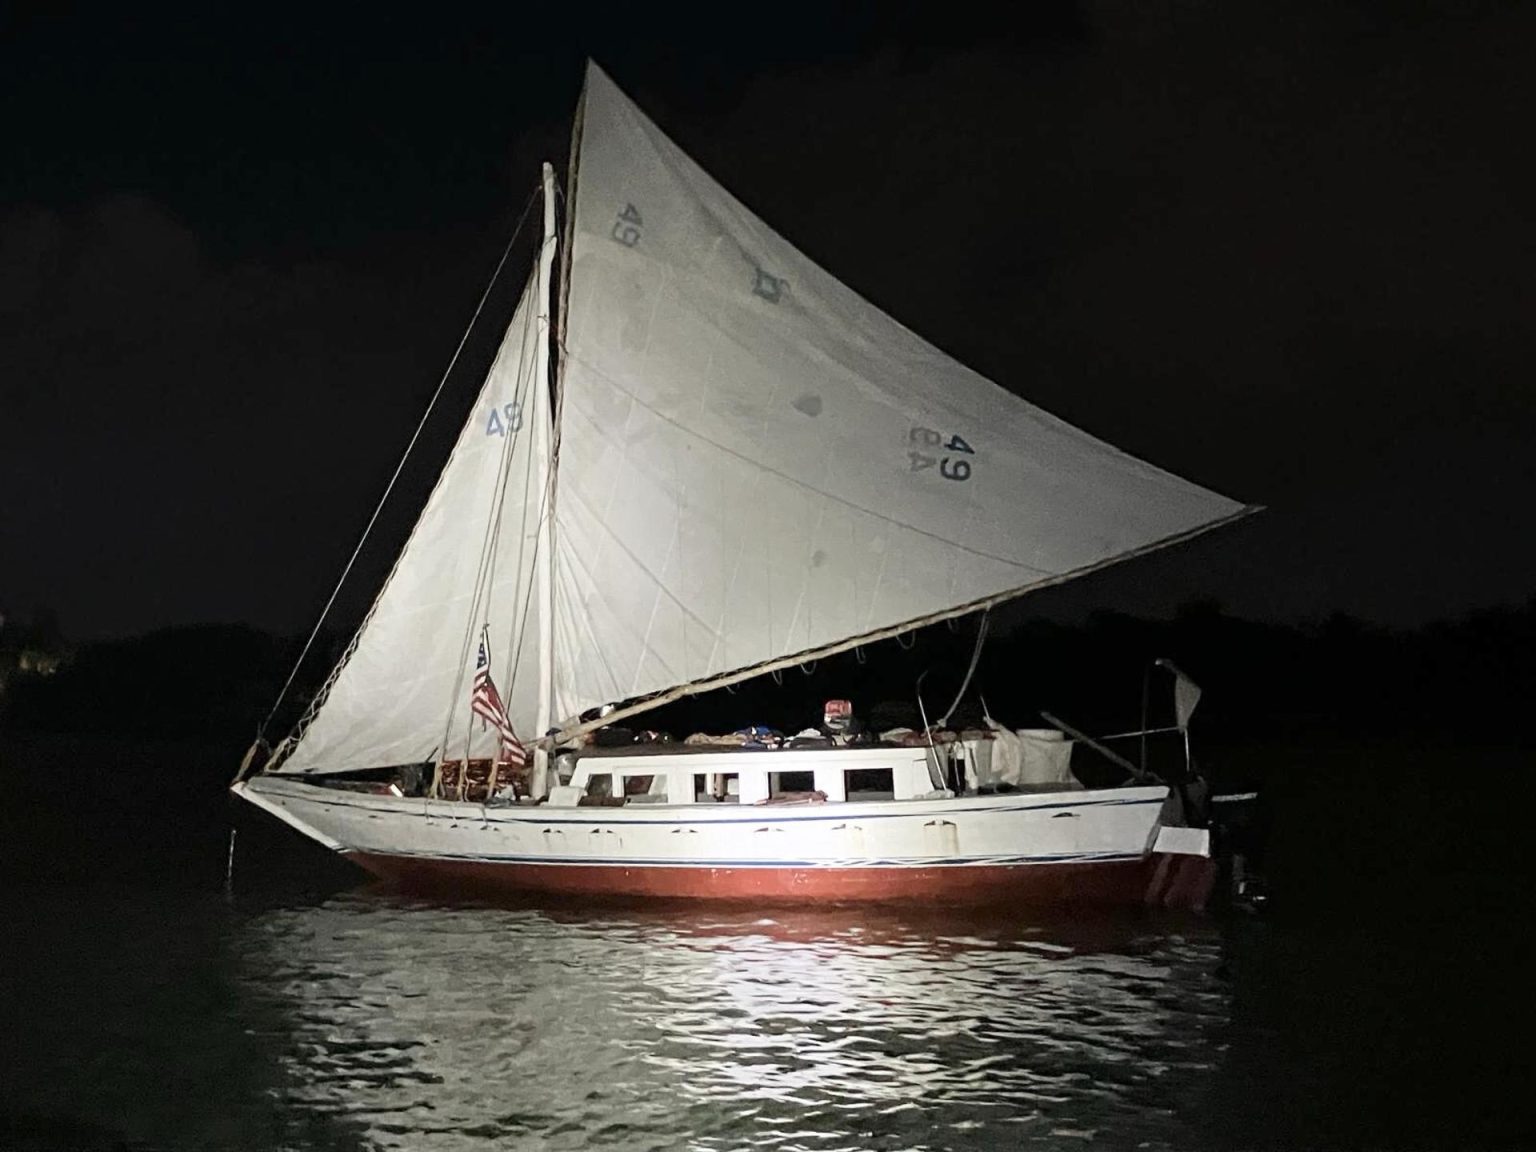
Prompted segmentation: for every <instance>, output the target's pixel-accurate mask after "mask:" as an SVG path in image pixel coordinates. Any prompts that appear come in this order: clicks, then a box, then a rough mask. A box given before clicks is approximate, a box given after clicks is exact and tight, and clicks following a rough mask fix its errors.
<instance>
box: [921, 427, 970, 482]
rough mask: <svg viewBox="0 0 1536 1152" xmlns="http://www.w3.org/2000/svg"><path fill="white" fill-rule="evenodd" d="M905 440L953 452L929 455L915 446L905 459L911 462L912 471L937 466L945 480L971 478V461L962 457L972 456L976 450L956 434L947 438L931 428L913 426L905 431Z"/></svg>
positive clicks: (936, 449)
mask: <svg viewBox="0 0 1536 1152" xmlns="http://www.w3.org/2000/svg"><path fill="white" fill-rule="evenodd" d="M907 440H908V442H909V443H912V444H920V445H922V446H923V447H924V448H930V449H934V450H935V451H936V452H937V451H944V452H951V453H954V455H952V456H938V455H929V454H928V453H927V452H922V451H920V450H918V449H917V448H913V449H912V450H911V451H909V452H908V453H907V459H908V460H910V461H911V462H912V471H914V472H921V471H923V470H924V469H927V468H934V467H937V468H938V470H939V475H940V476H942V477H944V479H946V480H969V479H970V478H971V462H970V461H969V460H965V459H962V457H963V456H974V455H975V454H976V450H975V449H974V448H972V447H971V446H970V445H969V444H967V443H966V442H965V440H964V439H962V438H961V437H960V436H959V435H958V434H954V435H951V436H950V437H949V438H948V439H947V440H946V439H945V438H944V436H943V435H942V434H940V433H938V432H935V431H934V430H933V429H932V428H913V429H912V431H911V432H909V433H907Z"/></svg>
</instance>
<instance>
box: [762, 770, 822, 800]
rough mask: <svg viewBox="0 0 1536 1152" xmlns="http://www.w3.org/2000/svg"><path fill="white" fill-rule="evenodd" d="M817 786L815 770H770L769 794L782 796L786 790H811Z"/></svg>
mask: <svg viewBox="0 0 1536 1152" xmlns="http://www.w3.org/2000/svg"><path fill="white" fill-rule="evenodd" d="M815 788H816V773H814V772H770V773H769V774H768V795H770V796H782V795H784V793H786V792H811V791H814V790H815Z"/></svg>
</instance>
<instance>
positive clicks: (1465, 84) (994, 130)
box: [0, 2, 1536, 636]
mask: <svg viewBox="0 0 1536 1152" xmlns="http://www.w3.org/2000/svg"><path fill="white" fill-rule="evenodd" d="M218 7H219V6H204V7H202V8H189V9H188V10H187V13H186V14H185V15H183V16H179V17H173V16H144V15H142V14H141V13H139V12H138V11H136V10H135V8H134V6H119V7H116V8H111V9H104V10H100V11H98V10H96V9H92V8H88V7H85V6H72V5H69V4H41V3H40V4H34V5H31V6H28V5H26V4H22V5H21V6H20V7H19V8H10V9H5V10H4V12H5V13H6V14H0V107H3V108H4V109H5V115H4V128H5V132H4V146H3V147H4V152H3V155H4V158H5V159H4V163H3V165H0V609H4V610H6V611H10V612H16V613H24V612H26V611H28V610H30V609H31V608H32V607H33V606H36V605H41V604H47V605H52V606H54V607H55V608H57V610H58V611H59V613H60V614H61V616H62V618H63V622H64V626H65V628H66V630H67V631H68V632H69V633H71V634H72V635H75V636H92V635H103V634H118V633H124V632H131V631H137V630H142V629H146V628H151V627H155V626H159V625H164V624H171V623H186V622H193V621H202V620H246V621H250V622H252V623H256V624H259V625H262V626H265V627H274V628H281V629H287V630H296V629H299V628H301V627H304V626H306V625H307V624H308V623H309V622H311V620H312V619H313V616H314V614H315V612H316V611H317V610H318V608H319V605H320V604H321V603H322V602H323V600H324V598H325V595H326V594H327V592H328V591H329V589H330V585H331V582H332V581H333V580H334V578H335V575H336V574H337V573H338V572H339V570H340V567H341V564H342V563H343V561H344V560H345V558H346V556H347V554H348V553H349V551H350V550H351V547H352V544H353V542H354V540H355V538H356V535H357V533H358V532H359V530H360V529H361V527H362V525H363V523H364V521H365V520H366V517H367V514H368V511H369V510H370V508H371V507H372V503H373V500H374V499H375V498H376V496H377V494H378V492H379V491H380V490H381V488H382V485H383V483H384V481H385V479H386V478H387V477H388V475H389V472H390V470H391V468H392V467H393V465H394V462H395V460H396V459H397V457H398V455H399V452H400V450H401V449H402V447H403V446H404V443H405V441H406V439H407V437H408V436H409V434H410V431H411V428H412V426H413V425H414V423H415V420H416V418H417V417H418V415H419V414H420V411H421V409H422V407H423V405H424V403H425V401H426V398H427V397H428V396H429V395H430V393H431V391H432V389H433V387H434V386H435V384H436V381H437V377H438V374H439V373H440V372H441V370H442V368H443V366H444V365H445V363H446V362H447V359H448V356H449V354H450V353H451V352H452V349H453V347H454V344H455V343H456V341H457V339H458V336H459V332H460V330H461V328H462V326H463V324H464V322H465V321H466V320H467V318H468V316H469V313H470V312H471V310H472V308H473V306H474V302H475V300H476V298H477V296H478V294H479V292H480V290H481V289H482V287H483V286H484V282H485V279H486V277H487V276H488V275H489V272H490V270H491V268H492V267H493V265H494V263H495V261H496V257H497V255H498V254H499V251H500V248H501V245H502V244H503V243H504V242H505V239H506V237H507V235H508V234H509V232H510V229H511V225H512V223H513V221H514V220H515V218H516V216H517V214H518V212H519V210H520V209H521V208H522V206H523V204H524V202H525V201H526V199H527V196H528V194H529V192H530V191H531V190H532V188H533V187H534V184H535V182H536V180H537V162H538V160H539V159H541V158H545V157H548V158H550V159H554V160H557V161H561V162H563V159H564V153H565V149H566V136H567V132H568V124H569V117H570V113H571V110H572V108H573V106H574V103H575V100H576V96H577V91H578V86H579V83H580V76H581V69H582V62H583V60H584V58H585V56H587V55H588V54H590V55H592V56H593V57H595V58H596V59H597V60H598V61H599V62H600V63H602V64H603V65H604V66H605V67H606V68H607V69H608V70H609V71H610V73H611V74H612V75H613V76H614V77H615V79H616V80H617V81H618V82H619V83H620V84H621V85H622V86H623V87H625V88H626V89H627V90H628V91H629V93H630V94H631V95H632V96H633V97H635V98H636V99H637V100H638V101H639V102H640V103H641V105H642V106H643V107H645V108H646V109H647V110H648V111H649V112H650V114H651V115H652V116H653V117H655V118H656V119H657V120H658V121H659V122H660V123H661V124H662V126H663V127H664V128H665V129H666V130H667V131H668V132H669V133H671V134H672V135H673V137H674V138H675V139H677V140H678V141H679V143H680V144H682V146H683V147H684V148H686V149H687V150H688V151H690V152H691V153H692V154H693V155H694V156H695V158H696V159H698V160H699V161H700V163H702V164H703V165H704V166H705V167H706V168H707V169H709V170H710V171H712V172H713V173H714V174H715V175H716V176H717V177H718V178H719V179H720V180H721V181H722V182H723V183H725V184H726V186H727V187H729V188H731V189H732V190H733V191H735V192H736V193H737V194H738V195H740V196H741V197H742V198H743V199H744V200H746V201H747V203H749V204H750V205H752V206H753V207H754V208H755V209H756V210H757V211H758V212H759V213H760V214H762V215H763V216H764V217H765V218H766V219H767V220H768V221H769V222H770V223H772V224H773V225H774V226H775V227H777V228H778V229H779V230H780V231H782V232H783V233H784V234H785V235H787V236H788V237H789V238H790V239H791V240H793V241H794V242H795V243H797V244H798V245H799V246H800V247H801V248H803V249H804V250H805V251H806V252H808V253H809V254H810V255H811V256H812V257H813V258H815V259H816V260H817V261H818V262H820V263H821V264H823V265H824V266H826V267H828V268H829V269H831V270H833V271H834V272H836V273H837V274H838V275H840V276H841V277H842V278H843V279H844V280H846V281H847V282H848V283H849V284H850V285H852V286H853V287H854V288H856V289H858V290H859V291H861V292H863V293H864V294H865V295H867V296H868V297H870V298H871V299H872V300H874V301H875V302H876V303H878V304H880V305H881V306H882V307H884V308H886V309H887V310H888V311H890V312H892V313H893V314H894V315H895V316H897V317H898V318H899V319H901V320H903V321H904V322H906V323H907V324H908V325H910V326H911V327H913V328H915V329H917V330H918V331H920V332H922V333H923V334H924V335H926V336H927V337H929V338H930V339H932V340H933V341H935V342H936V343H937V344H939V345H940V346H941V347H943V348H945V349H946V350H948V351H950V352H952V353H953V354H955V355H957V356H959V357H960V358H961V359H963V360H965V361H967V362H968V363H970V364H972V365H973V366H975V367H976V368H978V369H979V370H981V371H982V372H984V373H986V374H987V375H989V376H991V377H993V378H994V379H996V380H997V381H999V382H1000V383H1002V384H1004V385H1005V386H1006V387H1009V388H1012V389H1013V390H1015V391H1017V392H1019V393H1020V394H1022V395H1025V396H1027V397H1028V398H1030V399H1031V400H1033V401H1035V402H1036V403H1039V404H1042V405H1043V406H1045V407H1046V408H1048V409H1050V410H1052V411H1054V412H1056V413H1057V414H1058V415H1060V416H1062V417H1064V418H1066V419H1068V420H1070V421H1072V422H1073V423H1077V424H1080V425H1082V426H1083V427H1085V428H1087V429H1088V430H1090V431H1092V432H1094V433H1095V434H1097V435H1099V436H1102V437H1104V438H1106V439H1108V440H1111V441H1112V442H1114V443H1117V444H1119V445H1121V446H1122V447H1124V448H1126V449H1127V450H1129V451H1132V452H1135V453H1137V454H1139V455H1144V456H1146V457H1148V458H1149V459H1151V460H1153V461H1154V462H1156V463H1158V464H1160V465H1162V466H1164V467H1167V468H1169V469H1171V470H1173V471H1176V472H1179V473H1181V474H1184V475H1186V476H1189V477H1190V478H1191V479H1194V480H1197V481H1199V482H1201V483H1204V484H1207V485H1210V486H1212V487H1215V488H1217V489H1218V490H1220V491H1223V492H1226V493H1228V494H1231V495H1233V496H1235V497H1238V498H1240V499H1244V500H1249V501H1254V502H1258V503H1263V504H1266V505H1268V506H1269V508H1270V511H1269V512H1267V513H1266V514H1265V515H1264V516H1262V517H1260V518H1258V519H1256V520H1253V521H1250V522H1248V523H1246V524H1244V525H1242V526H1239V527H1238V528H1235V529H1231V530H1228V531H1226V532H1224V533H1221V534H1218V535H1216V536H1212V537H1207V538H1206V539H1204V540H1202V541H1200V542H1197V543H1196V544H1194V545H1190V546H1188V547H1186V548H1183V549H1180V550H1178V551H1177V552H1176V553H1170V554H1166V555H1164V556H1160V557H1156V558H1152V559H1148V560H1145V561H1141V562H1137V563H1134V564H1132V565H1129V566H1126V567H1125V568H1122V569H1119V570H1117V571H1115V572H1112V573H1108V574H1105V575H1103V576H1100V577H1095V578H1093V579H1092V580H1089V581H1084V582H1082V584H1081V585H1080V586H1079V587H1078V588H1077V589H1075V590H1073V591H1071V592H1065V593H1061V594H1055V593H1053V594H1049V596H1053V597H1054V599H1052V600H1048V602H1046V603H1045V604H1044V607H1045V608H1047V609H1051V610H1061V609H1062V608H1063V607H1064V606H1070V605H1073V604H1082V605H1086V604H1089V603H1099V604H1104V605H1106V606H1113V607H1119V608H1124V609H1127V610H1132V611H1166V610H1169V609H1170V608H1171V607H1173V606H1174V605H1176V604H1177V603H1179V602H1180V601H1182V600H1186V599H1189V598H1191V597H1195V596H1215V597H1219V598H1220V599H1221V600H1222V601H1223V602H1224V603H1226V604H1227V605H1228V607H1229V608H1230V609H1231V610H1233V611H1235V612H1238V613H1241V614H1247V615H1254V616H1260V617H1265V618H1271V619H1305V618H1315V617H1319V616H1322V615H1324V614H1326V613H1328V612H1331V611H1333V610H1343V611H1347V612H1351V613H1355V614H1358V615H1362V616H1365V617H1367V618H1370V619H1374V620H1379V621H1383V622H1388V623H1395V624H1413V623H1417V622H1421V621H1424V620H1427V619H1430V618H1434V617H1439V616H1444V615H1449V614H1455V613H1460V612H1464V611H1467V610H1471V609H1475V608H1478V607H1481V606H1487V605H1492V604H1496V603H1500V602H1508V601H1523V600H1525V599H1526V598H1527V597H1529V596H1530V595H1531V594H1532V593H1533V592H1536V533H1533V532H1532V531H1531V523H1532V516H1531V512H1530V509H1531V508H1532V506H1533V500H1536V462H1533V459H1536V453H1533V452H1532V451H1531V449H1530V445H1531V440H1532V437H1531V432H1532V429H1533V427H1536V388H1533V376H1532V370H1533V368H1536V349H1533V339H1536V338H1533V335H1532V333H1533V330H1536V323H1533V321H1536V270H1533V269H1536V256H1533V254H1536V244H1533V241H1536V217H1533V209H1532V205H1536V175H1533V166H1532V159H1531V156H1532V148H1531V139H1532V138H1533V136H1536V128H1533V113H1536V99H1533V95H1536V93H1533V87H1536V80H1533V78H1532V76H1533V72H1536V69H1533V68H1532V61H1536V13H1533V11H1532V10H1531V9H1530V8H1528V7H1527V8H1521V7H1514V6H1507V5H1479V4H1470V3H1465V2H1463V3H1454V4H1443V5H1433V4H1395V5H1388V4H1352V3H1348V2H1340V3H1322V2H1318V3H1309V4H1275V5H1247V4H1244V5H1229V4H1220V3H1208V4H1168V5H1137V6H1132V5H1121V4H1112V3H1105V4H1101V5H1090V4H1084V5H1080V6H1073V5H1061V6H1053V5H1039V6H1025V7H1027V8H1029V10H1030V13H1031V15H1030V16H1029V17H1028V19H1027V20H1026V21H1022V22H1020V21H1018V20H1017V18H1015V22H1014V23H1012V24H1009V25H1007V26H1002V25H999V24H998V23H997V18H995V17H981V16H979V15H976V13H978V12H980V11H983V9H982V8H981V7H980V6H979V5H978V6H975V7H972V6H970V5H968V4H965V3H949V4H942V5H934V6H931V7H923V6H916V5H910V4H899V3H878V4H877V3H865V4H852V5H846V6H843V7H841V8H839V9H838V14H836V15H829V14H828V13H826V12H824V11H822V10H821V9H822V8H823V6H822V5H809V4H802V3H798V2H787V3H779V4H773V5H759V4H753V5H740V6H734V7H733V6H730V5H720V4H713V5H710V6H708V7H689V8H680V7H677V6H670V7H669V6H665V5H652V6H645V5H633V4H626V5H619V4H612V5H590V4H583V5H575V4H572V5H564V6H561V5H555V6H546V7H553V8H555V9H556V12H555V14H554V15H549V14H538V13H535V12H532V11H525V12H518V11H515V10H514V8H513V6H510V5H503V6H500V9H499V10H498V13H497V14H496V15H494V16H473V17H471V16H468V15H466V14H464V13H456V12H453V11H450V10H449V9H448V8H447V6H422V7H421V8H420V9H419V10H418V11H417V12H416V13H415V14H414V15H410V16H397V17H381V16H380V15H378V13H377V12H376V11H375V10H374V9H372V8H358V9H355V10H352V11H351V12H350V13H348V14H346V15H333V16H328V17H319V18H317V17H316V16H315V15H314V14H313V13H312V12H306V11H305V10H303V9H295V10H292V11H283V10H281V9H280V8H278V7H275V6H272V5H260V6H249V7H247V8H246V9H245V11H246V13H247V14H246V15H245V16H243V17H241V16H231V15H229V14H228V13H227V12H215V11H214V9H216V8H218ZM825 7H828V8H830V7H831V6H825ZM317 19H318V21H319V22H318V23H317ZM521 273H522V268H521V266H519V267H518V269H517V270H516V274H515V275H513V276H512V278H511V279H512V281H513V283H511V284H510V285H509V286H507V288H506V294H505V297H504V298H503V297H501V296H499V297H498V298H497V303H498V304H499V305H500V306H501V308H502V309H503V312H502V315H503V316H504V315H505V311H506V310H509V309H510V305H511V302H512V294H513V293H515V290H516V288H517V286H518V285H517V283H516V282H517V281H519V280H520V278H521ZM494 336H495V333H494V332H492V333H491V337H492V338H494ZM485 356H486V345H485V343H484V342H482V343H480V344H477V345H476V346H475V347H474V348H473V349H472V355H471V358H470V363H469V364H468V365H467V370H466V371H465V372H464V373H463V374H462V375H460V376H459V377H457V378H456V379H455V381H454V382H453V383H452V384H451V385H450V388H449V392H448V407H447V409H446V410H445V411H446V413H447V416H446V418H445V419H444V421H443V431H442V432H441V433H440V434H439V435H438V436H437V437H436V438H435V439H434V440H433V441H432V442H431V444H429V448H434V447H435V448H440V447H441V445H442V444H443V443H444V442H445V438H446V437H447V436H449V435H451V433H452V431H453V427H452V426H453V425H454V424H456V423H457V420H458V415H459V413H461V412H462V411H463V409H464V407H465V405H466V404H467V403H468V400H469V397H470V396H471V394H472V392H473V390H474V389H475V387H476V386H477V384H478V380H477V378H476V373H475V371H473V369H477V368H480V367H483V366H484V364H485V362H486V359H485ZM475 357H479V359H478V360H477V359H475ZM430 455H431V454H430V452H429V454H428V456H429V458H428V459H427V461H426V464H425V466H424V467H423V468H422V469H418V470H416V471H414V472H412V473H411V474H410V475H409V476H408V477H407V482H408V491H413V492H419V491H420V490H421V486H422V485H423V484H425V483H427V482H428V481H429V480H430V476H431V473H432V472H433V470H434V469H435V461H434V460H432V459H430ZM411 485H414V487H410V486H411ZM389 530H391V531H395V532H398V531H400V530H401V524H400V523H398V522H391V524H390V525H389ZM379 562H380V561H378V560H377V559H376V560H375V564H377V563H379Z"/></svg>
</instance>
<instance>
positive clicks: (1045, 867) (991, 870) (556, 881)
mask: <svg viewBox="0 0 1536 1152" xmlns="http://www.w3.org/2000/svg"><path fill="white" fill-rule="evenodd" d="M344 855H345V856H346V857H347V858H348V859H349V860H351V861H352V862H353V863H355V864H357V865H359V866H360V867H362V868H364V869H366V870H367V871H368V872H370V873H372V874H373V875H374V876H377V877H379V878H380V879H382V880H384V881H386V882H388V883H390V884H393V885H396V886H398V887H401V888H403V889H408V890H412V891H423V892H450V893H459V892H474V893H481V894H486V895H493V896H494V895H501V894H515V893H549V894H559V895H572V896H581V897H583V898H590V899H594V900H621V901H629V900H641V899H652V900H701V899H702V900H752V901H766V902H771V903H775V904H780V903H801V902H805V903H851V902H860V903H862V902H879V903H922V904H930V905H931V904H967V905H980V904H985V905H993V904H1019V905H1027V906H1037V907H1072V906H1078V907H1117V906H1118V907H1125V906H1132V905H1138V904H1145V905H1148V906H1154V907H1164V908H1182V909H1188V910H1193V911H1201V910H1203V909H1204V907H1205V904H1206V901H1207V899H1208V898H1209V896H1210V892H1211V888H1212V885H1213V882H1214V880H1215V875H1216V869H1215V864H1214V862H1213V861H1211V860H1210V859H1209V858H1208V857H1201V856H1192V855H1186V854H1174V853H1150V854H1149V855H1147V856H1146V857H1144V858H1142V859H1136V860H1114V861H1097V862H1090V863H1081V864H1049V863H1043V864H1002V865H975V864H973V865H963V864H961V865H934V866H928V867H925V866H922V865H909V866H903V867H836V866H821V867H811V868H803V867H798V868H776V867H772V866H760V867H752V868H716V867H690V866H687V865H668V866H649V867H637V866H630V865H618V864H601V865H581V864H530V863H511V862H507V861H496V860H444V859H433V858H430V857H418V856H391V855H389V854H386V853H380V852H356V851H351V852H346V853H344Z"/></svg>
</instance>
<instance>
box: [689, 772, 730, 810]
mask: <svg viewBox="0 0 1536 1152" xmlns="http://www.w3.org/2000/svg"><path fill="white" fill-rule="evenodd" d="M693 799H694V802H695V803H697V804H709V803H725V804H736V803H739V802H740V800H741V779H740V776H739V775H738V774H737V773H735V772H695V773H694V776H693Z"/></svg>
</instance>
